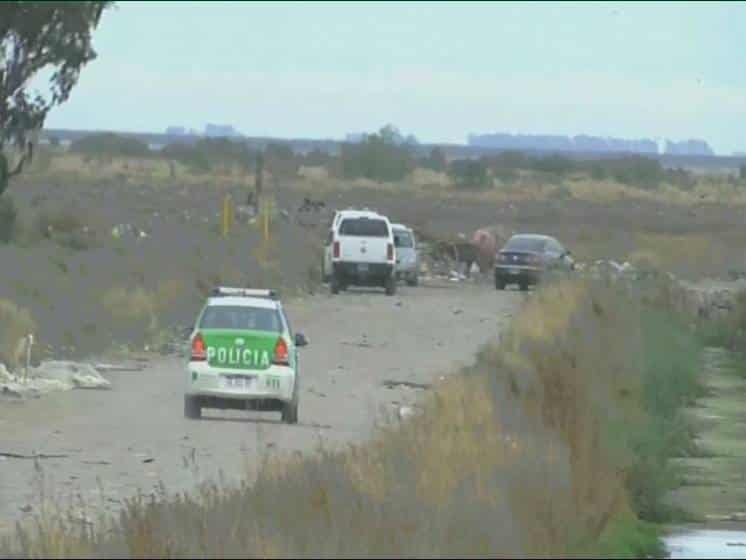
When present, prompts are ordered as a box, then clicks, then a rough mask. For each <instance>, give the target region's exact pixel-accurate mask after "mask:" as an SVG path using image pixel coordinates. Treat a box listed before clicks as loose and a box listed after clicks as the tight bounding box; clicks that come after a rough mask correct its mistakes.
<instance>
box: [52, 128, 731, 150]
mask: <svg viewBox="0 0 746 560" xmlns="http://www.w3.org/2000/svg"><path fill="white" fill-rule="evenodd" d="M207 124H212V125H218V126H233V125H231V124H230V123H205V124H203V125H202V127H201V128H197V127H196V126H184V125H169V126H167V127H166V128H164V129H162V130H156V129H152V130H143V129H119V128H117V129H113V128H75V127H59V126H57V127H55V126H44V129H43V130H45V131H50V130H64V131H70V132H111V133H123V134H143V135H146V134H156V135H164V136H165V135H172V136H178V134H168V133H167V132H166V129H168V128H172V127H178V128H184V129H185V130H186V132H185V135H186V136H206V134H205V127H206V125H207ZM382 126H385V125H382ZM233 128H234V130H235V132H237V133H238V134H239V135H240V136H239V137H241V138H248V139H251V138H263V139H271V140H285V141H291V140H295V141H316V142H339V143H343V142H345V141H346V138H347V136H349V135H356V134H374V133H377V132H378V131H379V130H380V128H381V127H379V128H377V129H375V130H370V131H349V132H346V133H344V134H343V135H342V136H341V137H325V136H301V135H283V136H278V135H255V134H246V133H245V132H243V131H241V130H240V129H238V128H237V127H235V126H233ZM195 132H196V134H195ZM400 132H402V133H404V134H412V135H414V136H415V137H416V139H417V141H418V143H419V144H423V145H452V146H464V147H467V146H469V145H470V144H469V137H470V136H472V135H474V136H481V135H490V134H511V135H514V136H529V137H540V136H558V137H566V138H570V139H572V138H575V137H579V136H589V137H594V138H600V139H607V140H610V139H613V140H622V141H646V140H647V141H652V142H655V143H656V145H657V146H658V152H657V154H658V155H666V154H665V152H664V149H663V148H664V147H665V141H666V140H668V141H670V142H686V141H701V142H705V143H706V144H707V145H708V146H709V147H710V148H712V150H713V152H714V155H715V156H719V157H729V156H736V157H740V156H743V155H744V154H746V150H734V151H733V152H727V153H723V152H719V151H717V150H716V149H715V148H714V147H713V146H712V144H710V142H709V141H708V140H707V139H705V138H696V137H685V138H667V137H663V136H647V137H640V138H623V137H619V136H598V135H595V134H589V133H583V132H581V133H577V134H541V133H538V134H533V133H523V132H509V131H504V130H495V131H488V132H469V133H467V134H466V136H465V137H464V139H463V140H461V141H448V142H441V141H432V140H428V139H423V138H421V137H420V136H418V135H417V133H416V132H415V131H401V130H400ZM226 137H227V138H230V136H226ZM505 150H506V151H508V150H509V149H508V148H505ZM546 151H551V150H546ZM558 151H562V150H558ZM610 152H612V151H611V150H610Z"/></svg>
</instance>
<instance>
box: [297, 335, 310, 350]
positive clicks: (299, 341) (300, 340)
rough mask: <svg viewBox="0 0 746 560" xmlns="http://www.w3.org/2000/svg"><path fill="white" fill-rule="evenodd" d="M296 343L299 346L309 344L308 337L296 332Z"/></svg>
mask: <svg viewBox="0 0 746 560" xmlns="http://www.w3.org/2000/svg"><path fill="white" fill-rule="evenodd" d="M295 345H296V346H298V347H299V348H300V347H302V346H308V339H307V338H306V337H305V335H304V334H303V333H296V335H295Z"/></svg>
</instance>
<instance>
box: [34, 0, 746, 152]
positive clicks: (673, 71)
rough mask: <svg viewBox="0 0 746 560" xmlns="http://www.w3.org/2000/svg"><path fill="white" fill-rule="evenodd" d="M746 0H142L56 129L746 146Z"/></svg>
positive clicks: (99, 34)
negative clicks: (389, 126)
mask: <svg viewBox="0 0 746 560" xmlns="http://www.w3.org/2000/svg"><path fill="white" fill-rule="evenodd" d="M744 30H746V4H745V3H717V2H703V3H688V2H687V3H630V4H627V3H590V4H589V3H585V2H584V3H563V4H560V3H553V4H552V3H543V2H541V3H536V4H529V3H471V2H453V3H440V2H438V3H428V2H411V3H406V2H379V3H357V2H355V3H349V4H346V3H339V2H330V3H316V2H313V3H300V2H299V3H286V2H277V3H271V2H269V3H255V2H246V3H241V2H235V3H232V2H226V3H223V2H192V3H158V2H152V3H151V2H147V3H144V2H143V3H139V2H131V3H130V2H126V3H120V4H118V7H117V8H116V9H114V10H111V11H109V12H107V13H105V15H104V17H103V19H102V21H101V24H100V26H99V28H98V29H97V30H96V32H95V34H94V45H95V48H96V50H97V51H98V54H99V57H98V59H97V60H96V61H94V62H93V63H91V64H90V65H88V66H87V67H85V68H84V69H83V72H82V74H81V78H80V81H79V83H78V85H77V87H76V89H75V90H74V91H73V93H72V96H71V98H70V100H69V101H68V102H67V103H66V104H64V105H62V106H60V107H57V108H55V109H54V110H53V112H52V113H51V114H50V116H49V118H48V120H47V127H49V128H76V129H109V130H123V131H125V130H126V131H155V132H160V131H163V130H164V129H165V128H166V127H167V126H169V125H181V126H186V127H191V128H197V129H200V130H202V129H203V128H204V125H205V124H206V123H207V122H212V123H219V124H232V125H233V126H235V127H236V128H237V129H238V130H239V131H241V132H242V133H244V134H246V135H249V136H272V137H297V138H343V137H344V135H345V134H346V133H348V132H359V131H373V130H377V129H378V128H380V127H381V126H382V125H384V124H386V123H388V122H391V123H394V124H395V125H396V126H398V127H399V128H400V129H401V130H402V132H404V133H413V134H415V135H416V136H417V137H418V139H419V140H420V141H423V142H458V143H465V142H466V136H467V134H469V133H470V132H475V133H484V132H495V131H503V132H512V133H527V134H568V135H575V134H591V135H598V136H615V137H620V138H642V137H645V138H653V139H656V138H659V137H668V138H671V139H673V140H681V139H686V138H703V139H705V140H707V141H708V142H709V143H710V145H711V146H712V147H713V148H714V149H715V151H716V152H718V153H723V154H727V153H730V152H732V151H736V150H738V151H746V134H744V132H745V131H746V127H745V126H744V125H746V121H745V117H746V65H745V64H744V53H745V52H746V33H745V32H744Z"/></svg>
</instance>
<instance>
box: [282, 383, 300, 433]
mask: <svg viewBox="0 0 746 560" xmlns="http://www.w3.org/2000/svg"><path fill="white" fill-rule="evenodd" d="M282 421H283V422H285V424H297V423H298V380H297V378H296V380H295V387H293V400H292V401H290V402H289V403H285V404H284V405H282Z"/></svg>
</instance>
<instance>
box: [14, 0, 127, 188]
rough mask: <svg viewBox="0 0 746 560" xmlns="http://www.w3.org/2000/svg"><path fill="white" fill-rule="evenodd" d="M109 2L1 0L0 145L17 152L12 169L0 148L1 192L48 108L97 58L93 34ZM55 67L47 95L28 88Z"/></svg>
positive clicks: (64, 97) (65, 95)
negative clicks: (37, 77)
mask: <svg viewBox="0 0 746 560" xmlns="http://www.w3.org/2000/svg"><path fill="white" fill-rule="evenodd" d="M112 4H113V2H0V150H2V149H3V148H4V147H5V146H6V145H10V146H14V147H15V148H17V149H18V150H19V151H20V152H21V157H20V159H19V160H18V163H17V164H16V165H15V166H13V168H11V166H10V164H9V163H8V160H7V157H6V156H5V155H4V153H2V152H0V194H2V193H3V192H4V191H5V189H6V188H7V186H8V180H9V179H10V178H11V177H13V176H14V175H17V174H19V173H20V172H21V171H22V170H23V165H24V163H26V162H27V161H28V159H30V158H31V156H32V147H31V141H30V139H31V138H32V135H33V134H34V133H35V132H37V131H39V130H40V129H41V128H42V126H43V125H44V120H45V119H46V116H47V113H49V110H50V109H51V108H52V107H53V106H55V105H59V104H60V103H63V102H65V101H66V100H67V98H68V97H69V96H70V92H71V91H72V88H73V87H74V86H75V84H76V83H77V81H78V76H79V75H80V70H81V68H83V66H85V65H86V64H87V63H88V62H90V61H91V60H93V59H94V58H96V52H95V51H94V50H93V46H92V44H91V33H92V31H93V30H94V29H95V28H96V26H97V25H98V23H99V20H100V19H101V14H102V13H103V11H104V9H105V8H107V7H109V6H111V5H112ZM49 68H51V69H52V70H53V72H52V74H51V78H50V81H49V86H50V96H49V97H48V98H45V97H44V96H42V95H41V93H39V92H38V91H33V92H32V91H29V84H30V82H31V80H32V79H33V78H34V76H36V75H37V74H38V73H39V72H40V71H41V70H44V69H49Z"/></svg>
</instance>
